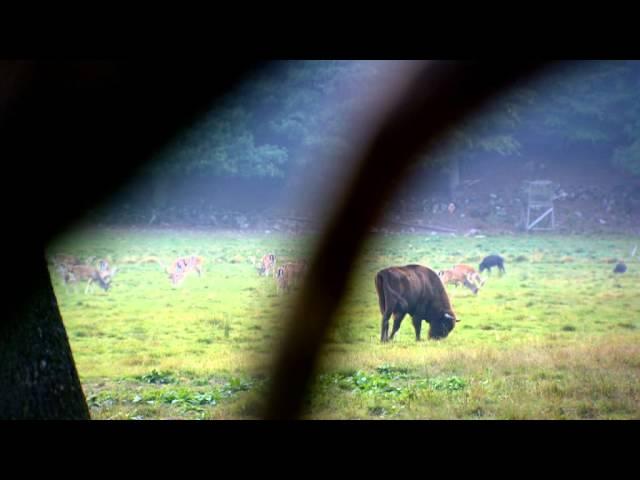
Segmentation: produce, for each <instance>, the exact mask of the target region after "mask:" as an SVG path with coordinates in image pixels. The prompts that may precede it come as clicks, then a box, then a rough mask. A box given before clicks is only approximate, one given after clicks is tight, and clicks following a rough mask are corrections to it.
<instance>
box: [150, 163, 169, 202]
mask: <svg viewBox="0 0 640 480" xmlns="http://www.w3.org/2000/svg"><path fill="white" fill-rule="evenodd" d="M151 178H152V182H153V194H152V195H153V197H152V206H153V208H157V209H160V208H164V207H165V206H166V205H167V201H168V199H169V193H168V185H169V181H168V179H167V174H166V173H164V174H163V172H161V171H158V170H156V169H154V171H153V173H152V174H151Z"/></svg>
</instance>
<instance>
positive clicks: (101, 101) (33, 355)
mask: <svg viewBox="0 0 640 480" xmlns="http://www.w3.org/2000/svg"><path fill="white" fill-rule="evenodd" d="M255 68H257V62H255V61H246V60H220V61H212V62H202V61H194V62H190V61H147V62H143V61H140V62H112V61H103V62H100V61H98V62H90V61H36V62H19V61H3V60H2V61H0V138H1V139H2V141H1V142H0V157H2V159H3V165H2V173H3V178H4V179H5V183H4V185H3V188H2V189H0V219H1V220H2V225H3V227H4V229H3V235H0V238H1V239H2V242H3V244H2V249H0V251H1V252H2V272H3V275H0V284H1V287H0V288H1V290H2V292H3V296H4V299H5V301H3V304H2V309H1V310H0V419H88V418H89V409H88V408H87V404H86V400H85V398H84V394H83V392H82V388H81V386H80V382H79V379H78V373H77V371H76V367H75V364H74V362H73V356H72V354H71V349H70V346H69V340H68V338H67V335H66V333H65V329H64V326H63V323H62V319H61V317H60V312H59V310H58V306H57V302H56V299H55V295H54V292H53V287H52V285H51V280H50V278H49V272H48V271H47V266H46V263H45V260H44V255H43V252H44V248H43V247H44V246H45V245H47V243H48V241H49V240H51V239H52V238H53V237H55V236H56V235H58V234H60V233H61V232H63V231H64V230H65V228H66V227H67V226H69V225H70V224H71V223H72V222H74V221H75V220H77V219H78V218H79V217H81V216H82V214H84V213H85V212H86V211H87V210H90V209H91V208H94V207H95V206H96V205H97V204H98V203H99V202H101V201H104V200H105V199H106V198H108V196H109V194H111V193H113V192H114V191H116V190H117V189H118V187H119V185H121V184H122V183H123V182H125V181H126V180H128V179H129V178H130V177H131V176H132V175H134V174H135V173H136V171H137V169H139V168H140V167H141V166H143V165H144V164H145V163H146V162H148V161H149V159H150V158H152V156H153V155H154V153H155V152H157V151H158V150H160V149H161V148H163V146H164V145H165V143H166V142H167V141H169V140H170V139H171V137H172V136H173V135H174V134H175V133H176V132H177V131H180V129H182V128H184V127H185V126H186V125H190V124H191V123H192V122H193V121H195V119H196V118H198V116H199V115H201V114H203V113H205V112H207V111H208V110H209V109H210V108H211V106H212V104H213V101H214V100H216V99H217V98H218V97H219V96H220V95H221V94H223V93H225V92H226V91H227V90H228V89H229V88H230V87H231V86H232V85H233V84H234V83H235V82H236V81H238V80H239V79H240V78H242V77H243V76H244V75H245V74H247V73H249V72H251V71H253V70H254V69H255ZM12 189H15V190H16V191H17V193H16V192H14V191H12Z"/></svg>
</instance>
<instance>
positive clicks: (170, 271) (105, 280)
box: [50, 253, 505, 294]
mask: <svg viewBox="0 0 640 480" xmlns="http://www.w3.org/2000/svg"><path fill="white" fill-rule="evenodd" d="M149 259H150V260H149ZM145 261H148V262H156V263H158V264H159V265H161V266H162V268H163V269H164V271H165V273H166V274H167V277H168V279H169V281H170V282H171V284H172V285H173V286H178V285H179V284H180V283H182V281H183V280H184V279H185V278H186V277H187V276H188V275H189V274H191V273H197V274H198V276H201V275H202V267H203V264H204V258H203V257H201V256H198V255H190V256H184V257H179V258H177V259H175V260H174V261H173V262H171V263H170V264H169V265H166V264H164V263H163V262H162V261H161V260H160V259H158V258H157V257H148V258H147V259H145ZM50 262H51V263H52V264H53V266H54V268H55V269H56V271H58V273H59V274H60V276H61V278H62V279H63V281H64V283H65V284H67V285H68V284H75V283H79V282H87V284H86V288H85V293H88V292H89V290H90V289H91V288H92V286H93V285H96V284H97V285H98V286H99V287H100V288H102V289H103V290H105V291H107V290H109V288H110V287H111V282H112V280H113V277H114V275H115V273H116V271H117V268H116V267H112V266H111V265H110V263H109V261H108V260H105V259H97V258H96V257H89V258H88V259H87V260H86V261H84V262H83V261H81V260H80V259H79V258H78V257H75V256H73V255H66V254H57V255H54V256H53V257H51V258H50ZM503 262H504V260H503V259H502V257H500V256H498V255H490V256H488V257H485V259H484V260H483V261H482V263H481V264H480V272H483V271H484V270H489V272H491V267H494V266H496V267H498V269H499V270H500V273H504V272H505V270H504V264H503ZM307 270H308V263H307V261H306V260H293V261H286V262H284V263H282V264H278V258H277V257H276V255H275V254H274V253H267V254H266V255H264V256H263V257H262V259H261V261H260V262H259V264H258V265H257V271H258V274H259V275H261V276H265V277H272V278H274V280H275V283H276V288H277V291H278V292H279V293H283V292H289V291H290V290H291V289H292V287H296V286H298V285H299V284H300V283H301V281H302V279H303V277H304V276H305V274H306V272H307ZM438 277H439V278H440V280H441V281H442V283H443V284H444V285H447V284H453V285H455V286H459V285H463V286H465V287H466V288H468V289H469V290H471V291H472V292H473V293H474V294H477V293H478V291H479V290H480V287H482V286H483V285H484V284H485V281H486V280H485V279H483V278H482V277H481V276H480V274H479V273H478V272H477V271H476V270H475V269H474V268H473V267H471V266H469V265H465V264H458V265H454V266H453V267H452V268H451V269H448V270H440V271H439V272H438Z"/></svg>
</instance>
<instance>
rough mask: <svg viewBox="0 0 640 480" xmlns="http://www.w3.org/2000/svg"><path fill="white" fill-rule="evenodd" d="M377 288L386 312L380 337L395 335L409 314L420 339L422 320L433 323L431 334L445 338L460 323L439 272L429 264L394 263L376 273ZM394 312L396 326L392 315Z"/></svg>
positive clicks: (383, 315)
mask: <svg viewBox="0 0 640 480" xmlns="http://www.w3.org/2000/svg"><path fill="white" fill-rule="evenodd" d="M376 290H377V292H378V301H379V303H380V313H382V331H381V335H380V340H381V341H382V342H386V341H387V340H390V339H393V336H394V335H395V334H396V332H397V331H398V329H399V328H400V323H401V322H402V319H403V318H404V316H405V315H406V314H409V315H410V316H411V317H412V319H413V328H414V329H415V331H416V340H420V330H421V328H422V320H425V321H427V322H428V323H429V326H430V328H429V338H431V339H440V338H445V337H446V336H447V335H449V333H450V332H451V330H453V329H454V327H455V325H456V321H457V320H456V314H455V313H454V312H453V309H452V308H451V302H450V301H449V296H448V295H447V291H446V290H445V288H444V285H443V283H442V281H441V280H440V278H439V277H438V274H437V273H436V272H434V271H433V270H431V269H430V268H428V267H423V266H421V265H407V266H405V267H390V268H385V269H384V270H381V271H380V272H378V274H377V275H376ZM391 315H393V330H392V332H391V336H389V335H388V331H389V318H390V317H391Z"/></svg>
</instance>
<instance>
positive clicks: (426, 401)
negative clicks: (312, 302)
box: [49, 229, 640, 418]
mask: <svg viewBox="0 0 640 480" xmlns="http://www.w3.org/2000/svg"><path fill="white" fill-rule="evenodd" d="M310 240H313V239H312V238H309V237H286V236H281V235H259V234H242V233H239V232H238V233H216V232H202V231H200V232H199V231H184V230H183V231H179V230H125V229H95V230H87V231H77V232H73V233H71V234H69V236H68V237H67V238H64V239H60V240H59V241H58V242H57V243H56V244H54V245H51V246H50V249H49V250H50V253H69V254H75V255H78V256H80V257H85V258H86V257H89V256H106V257H109V258H110V259H111V260H112V261H113V262H114V263H115V264H116V265H117V266H118V268H119V271H118V272H117V274H116V276H115V277H114V281H113V287H112V289H111V290H109V291H108V292H104V291H102V290H100V289H98V288H96V289H94V291H93V292H91V293H89V294H84V292H83V290H84V286H78V287H66V286H65V285H64V284H62V283H61V281H60V278H59V276H58V274H57V273H56V272H55V271H54V270H53V269H52V272H51V273H52V278H53V283H54V287H55V291H56V295H57V298H58V303H59V306H60V309H61V313H62V316H63V320H64V323H65V326H66V328H67V332H68V334H69V340H70V343H71V347H72V350H73V354H74V358H75V360H76V363H77V366H78V371H79V374H80V377H81V381H82V384H83V388H84V389H85V392H86V395H87V398H88V401H89V404H90V407H91V414H92V416H93V418H253V417H255V416H256V415H257V414H258V413H259V411H260V410H259V407H260V404H261V401H262V400H263V398H264V392H265V388H266V386H267V382H268V378H269V368H270V365H271V362H272V354H273V352H274V351H275V349H276V348H277V346H278V341H279V338H280V335H281V333H282V331H283V328H284V325H283V321H284V319H285V316H286V313H287V312H288V311H289V306H290V303H289V300H290V298H291V296H290V295H278V294H277V293H276V286H275V282H274V280H273V279H272V278H266V277H260V276H258V275H257V272H256V269H255V267H254V262H255V261H257V259H258V258H260V257H261V256H262V255H263V254H264V253H266V252H269V251H274V252H276V254H278V256H279V257H280V258H281V259H282V258H284V259H297V258H301V257H305V256H307V254H308V250H307V248H308V247H309V243H310ZM635 243H636V241H635V240H634V239H633V238H630V237H623V236H600V237H597V236H594V237H578V236H569V237H562V236H544V235H540V236H504V237H488V238H473V237H448V236H423V235H389V236H374V237H372V238H371V241H370V243H369V245H367V246H366V248H365V250H364V252H363V255H362V257H361V259H360V260H359V261H358V264H357V268H356V270H355V271H354V273H353V278H352V281H351V286H350V290H349V293H348V296H347V298H346V299H345V301H344V303H343V304H342V306H341V308H340V312H339V316H338V322H337V324H336V325H335V327H334V328H333V329H332V330H331V332H330V334H329V337H328V339H327V343H326V346H325V349H324V352H323V354H322V367H321V371H320V373H321V375H320V376H319V377H318V378H317V382H316V386H315V387H314V390H313V393H312V394H311V396H310V398H309V402H308V403H307V405H306V410H305V415H307V416H308V417H313V418H638V416H639V415H640V342H639V340H640V320H639V318H640V299H639V297H638V295H637V285H638V281H639V280H640V268H639V267H638V265H639V264H638V259H637V257H636V258H635V259H630V258H629V252H630V251H631V249H632V248H633V245H634V244H635ZM491 252H499V253H501V254H502V255H503V256H504V257H505V259H506V270H507V273H506V275H504V276H503V277H501V276H500V275H498V274H497V272H495V271H494V272H493V275H492V276H490V277H489V278H488V280H487V282H486V284H485V286H484V287H483V288H482V289H481V290H480V293H479V294H478V295H477V296H474V295H473V294H472V293H471V292H470V291H469V290H466V289H464V288H463V287H459V288H456V287H453V286H450V287H448V291H449V294H450V297H451V300H452V304H453V307H454V310H455V311H456V313H457V314H458V316H459V318H460V319H461V321H460V323H458V324H457V326H456V328H455V329H454V331H453V332H452V333H451V335H449V337H448V338H446V339H445V340H443V341H439V342H434V341H423V342H420V343H416V342H415V339H414V338H415V337H414V333H413V328H412V326H411V322H410V320H409V319H408V318H407V319H405V321H404V322H403V324H402V327H401V328H400V331H399V332H398V336H397V337H396V340H395V341H393V342H391V343H389V344H385V345H382V344H380V342H379V337H380V317H381V315H380V311H379V307H378V301H377V297H376V293H375V288H374V284H373V278H374V275H375V273H376V271H377V270H379V269H381V268H383V267H388V266H390V265H404V264H408V263H421V264H424V265H430V266H432V267H434V268H436V269H441V268H448V267H450V266H451V265H453V264H455V263H459V262H465V263H469V264H471V265H477V263H478V262H479V261H480V259H481V258H482V257H483V256H484V255H486V254H488V253H491ZM183 254H200V255H203V256H204V257H205V265H204V273H203V275H202V277H198V276H197V275H192V276H190V277H188V278H187V279H186V280H185V281H184V283H183V284H181V285H180V286H178V287H176V288H174V287H172V286H171V284H170V282H169V280H168V279H167V276H166V275H165V274H164V273H163V271H162V268H161V267H160V266H159V265H158V264H157V263H153V262H150V261H149V259H150V258H151V257H158V258H160V259H162V261H163V262H165V263H168V262H169V260H171V259H173V258H175V257H176V256H178V255H183ZM616 258H626V259H627V261H628V265H629V270H628V272H627V273H625V274H624V275H619V276H616V275H614V274H613V273H612V270H613V263H612V262H615V259H616Z"/></svg>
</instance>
